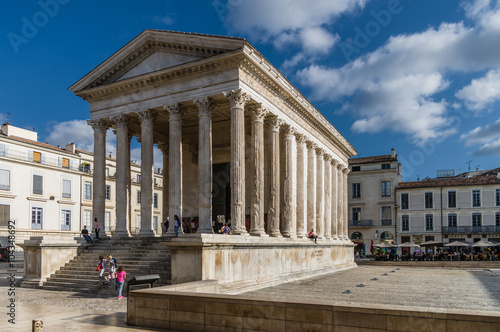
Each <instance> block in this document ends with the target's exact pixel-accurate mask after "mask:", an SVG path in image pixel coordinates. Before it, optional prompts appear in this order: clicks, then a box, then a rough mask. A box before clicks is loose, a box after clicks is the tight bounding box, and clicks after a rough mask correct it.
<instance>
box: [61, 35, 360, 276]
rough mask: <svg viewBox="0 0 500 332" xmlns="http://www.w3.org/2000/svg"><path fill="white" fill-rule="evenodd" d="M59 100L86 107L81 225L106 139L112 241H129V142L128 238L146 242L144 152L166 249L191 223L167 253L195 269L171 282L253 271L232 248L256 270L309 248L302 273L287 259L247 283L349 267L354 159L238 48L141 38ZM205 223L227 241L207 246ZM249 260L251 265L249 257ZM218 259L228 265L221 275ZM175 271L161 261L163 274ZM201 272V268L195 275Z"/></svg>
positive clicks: (190, 39)
mask: <svg viewBox="0 0 500 332" xmlns="http://www.w3.org/2000/svg"><path fill="white" fill-rule="evenodd" d="M69 89H70V90H71V91H73V92H74V93H75V94H76V95H77V96H79V97H81V98H83V99H85V100H87V101H88V102H89V103H90V114H91V120H89V124H90V125H91V126H92V127H93V129H94V137H95V140H94V163H95V164H94V188H93V190H94V192H93V209H94V210H93V213H94V216H95V217H97V218H98V219H100V220H102V219H103V216H104V192H105V190H104V183H105V166H104V160H105V141H106V132H107V129H108V128H110V127H111V128H113V129H114V133H115V134H116V145H117V146H116V151H117V152H116V158H117V170H116V206H117V216H116V217H117V224H116V232H115V236H116V237H120V236H129V234H130V232H129V230H128V229H127V225H128V222H127V216H128V209H129V207H130V199H131V198H130V197H131V195H132V194H133V193H131V192H130V169H129V166H128V165H129V164H130V163H129V161H130V141H131V139H132V137H134V136H136V137H137V139H138V140H139V141H140V143H141V161H142V163H141V174H142V177H141V198H142V199H141V211H140V213H141V225H140V230H139V232H138V236H152V235H153V230H152V202H153V200H152V195H153V180H152V176H153V145H154V144H157V145H158V147H159V148H160V149H161V151H162V152H163V166H164V184H165V185H164V186H163V188H164V189H163V195H162V200H163V211H168V215H169V217H170V229H169V230H168V232H167V234H166V235H167V237H168V238H169V239H170V237H172V236H173V222H172V221H173V220H174V215H177V216H179V217H180V218H181V219H182V218H190V219H191V220H192V219H196V218H197V219H198V222H199V228H198V230H197V233H196V234H184V235H180V237H179V238H176V239H172V240H171V241H170V240H169V242H168V246H170V249H171V250H172V252H173V254H174V253H177V254H178V257H182V255H183V254H185V255H193V251H194V252H195V253H194V255H195V257H191V258H190V259H191V261H193V259H194V261H197V260H198V259H199V260H200V262H199V265H200V266H201V267H200V268H193V271H191V272H189V271H188V272H182V273H180V272H179V274H178V279H177V280H174V281H177V282H182V281H190V280H201V279H207V278H214V279H218V280H223V279H224V277H223V278H222V279H221V278H220V275H217V273H219V272H220V271H219V272H216V271H214V270H213V266H219V267H221V266H222V268H223V269H226V270H225V272H224V271H222V272H220V273H223V274H226V273H229V272H228V271H229V270H227V269H231V268H233V267H235V265H234V257H236V256H237V257H238V259H240V260H241V262H240V263H241V264H251V263H252V262H253V261H245V262H243V260H244V259H243V258H242V257H244V256H245V255H243V254H241V253H239V254H237V255H236V256H232V255H233V254H234V252H235V250H237V249H236V248H237V247H238V246H240V247H241V248H243V247H244V248H246V249H248V250H250V249H251V250H252V252H253V253H254V254H253V255H250V256H252V257H254V256H256V257H257V256H258V257H260V258H259V259H261V261H259V262H260V263H262V262H263V261H262V260H266V259H267V258H269V257H271V255H272V253H274V254H276V253H277V251H276V250H278V249H276V247H275V246H276V245H279V246H280V248H281V249H279V250H285V251H287V250H288V249H286V248H289V249H290V250H291V251H294V250H295V249H296V248H309V249H304V250H305V251H304V252H307V251H308V250H309V251H310V253H309V254H306V255H305V256H303V258H302V261H301V260H300V259H295V261H296V262H295V263H293V264H292V265H293V266H295V265H297V267H292V268H290V267H285V266H283V269H282V270H279V269H278V270H276V271H274V272H273V273H268V272H265V271H264V272H262V273H260V272H259V273H260V274H259V273H257V274H256V277H255V278H250V279H258V278H260V277H264V276H266V275H267V276H269V275H280V274H283V273H285V272H286V273H295V272H300V271H304V270H310V269H311V268H312V269H322V268H326V267H328V266H330V267H331V266H334V265H335V264H337V263H339V262H340V263H342V264H343V266H348V265H349V266H354V263H352V243H351V242H350V241H349V238H348V234H347V220H348V212H347V207H348V205H347V173H348V158H350V157H352V156H354V155H355V154H356V150H355V149H354V148H353V147H352V146H351V145H350V144H349V142H347V140H346V139H345V138H344V137H343V136H342V135H341V134H340V133H339V132H338V131H337V130H336V129H335V128H334V127H333V126H332V124H330V123H329V122H328V121H327V120H326V119H325V117H324V116H323V115H322V114H321V113H320V112H319V111H318V110H316V109H315V108H314V107H313V106H312V105H311V104H310V103H309V102H308V101H307V100H306V99H305V98H304V96H302V94H301V93H300V92H299V91H298V90H297V89H296V88H295V87H293V86H292V85H291V84H290V82H289V81H288V80H287V79H286V78H285V77H284V76H283V75H282V74H281V73H280V72H279V71H278V70H277V69H276V68H275V67H273V66H272V65H271V64H270V63H269V61H267V60H266V59H265V58H264V57H263V56H262V55H261V54H260V53H259V52H258V51H257V50H256V49H255V48H254V47H253V46H251V45H250V44H249V43H248V42H247V41H246V40H244V39H240V38H230V37H220V36H211V35H201V34H191V33H179V32H171V31H159V30H146V31H144V32H143V33H141V34H140V35H139V36H137V37H136V38H134V39H133V40H132V41H130V42H129V43H128V44H127V45H125V46H124V47H122V48H121V49H120V50H119V51H117V52H116V53H115V54H113V55H112V56H110V57H109V58H108V59H107V60H105V61H104V62H103V63H101V64H100V65H99V66H97V67H96V68H95V69H93V70H92V71H91V72H90V73H88V74H87V75H86V76H85V77H83V78H82V79H80V80H79V81H78V82H76V83H75V84H73V85H72V86H71V87H70V88H69ZM217 215H225V216H226V220H227V219H230V220H231V229H232V235H230V236H223V235H219V234H213V228H212V221H213V220H215V218H216V216H217ZM311 229H314V230H315V232H316V233H317V235H318V239H319V240H318V244H317V247H311V243H312V242H311V241H310V240H308V239H307V238H306V233H307V232H308V231H309V230H311ZM221 243H222V244H224V243H231V244H230V245H229V246H227V247H225V246H223V245H221ZM263 244H265V245H263ZM312 245H314V243H312ZM193 247H197V248H199V249H197V250H193V249H192V248H193ZM264 247H265V248H267V249H266V250H270V251H269V252H264V251H265V250H264V249H262V248H264ZM188 248H191V249H189V250H188ZM210 248H211V250H212V251H216V252H218V254H215V253H214V255H215V256H214V257H212V258H213V260H212V261H210V260H211V259H212V258H208V256H210V255H208V254H207V252H206V250H208V249H210ZM259 248H260V249H259ZM291 248H294V249H291ZM318 248H322V249H321V250H325V251H324V252H322V254H321V257H323V256H329V257H331V259H326V258H324V259H323V260H324V262H323V263H321V264H319V265H318V266H316V265H314V264H315V263H314V262H316V261H319V259H317V258H318V257H319V256H320V255H319V253H318V252H317V250H320V249H318ZM332 248H333V249H332ZM220 250H222V251H223V254H221V251H220ZM225 250H226V251H225ZM227 250H228V251H227ZM259 250H260V251H262V255H260V254H256V253H257V252H259ZM263 250H264V251H263ZM187 252H189V254H188V253H187ZM323 254H324V255H323ZM197 255H198V256H197ZM217 255H222V256H217ZM227 255H229V256H227ZM259 255H260V256H259ZM283 255H284V256H286V254H283ZM294 255H296V253H295V254H294ZM311 255H312V256H311ZM250 256H248V257H250ZM284 256H283V257H284ZM217 257H219V258H220V259H218V258H217ZM221 257H226V258H221ZM231 257H232V258H231ZM266 257H267V258H266ZM224 259H226V260H228V261H231V259H232V263H231V264H233V265H232V266H233V267H228V265H227V264H226V263H224V262H223V261H224ZM248 259H253V258H248ZM221 260H222V261H221ZM175 261H176V258H175V257H174V256H173V260H172V268H173V269H175ZM209 261H210V262H211V263H209V265H210V267H207V266H205V265H206V264H208V263H206V262H209ZM304 261H306V262H305V263H304ZM259 262H255V263H259ZM340 263H339V264H340ZM231 264H229V265H231ZM311 264H312V265H311ZM337 265H338V264H337ZM215 270H217V268H215ZM173 274H174V279H175V274H176V273H175V271H173ZM233 275H234V273H233ZM246 279H247V278H246V277H245V276H240V277H226V279H225V281H237V280H246Z"/></svg>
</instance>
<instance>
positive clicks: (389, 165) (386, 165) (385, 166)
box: [382, 164, 391, 169]
mask: <svg viewBox="0 0 500 332" xmlns="http://www.w3.org/2000/svg"><path fill="white" fill-rule="evenodd" d="M382 169H391V164H382Z"/></svg>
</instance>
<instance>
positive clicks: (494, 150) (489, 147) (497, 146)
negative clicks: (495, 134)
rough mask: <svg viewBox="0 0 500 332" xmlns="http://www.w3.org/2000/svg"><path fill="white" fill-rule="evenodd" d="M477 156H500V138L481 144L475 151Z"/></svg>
mask: <svg viewBox="0 0 500 332" xmlns="http://www.w3.org/2000/svg"><path fill="white" fill-rule="evenodd" d="M475 154H476V155H477V156H500V138H499V139H497V140H495V141H493V142H490V143H486V144H484V145H483V146H481V147H480V148H479V149H478V150H477V151H476V153H475Z"/></svg>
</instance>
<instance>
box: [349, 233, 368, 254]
mask: <svg viewBox="0 0 500 332" xmlns="http://www.w3.org/2000/svg"><path fill="white" fill-rule="evenodd" d="M351 240H352V242H354V244H356V246H355V247H354V254H356V252H359V255H360V256H365V245H364V241H363V234H362V233H360V232H354V233H352V235H351Z"/></svg>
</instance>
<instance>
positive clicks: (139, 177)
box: [137, 174, 141, 183]
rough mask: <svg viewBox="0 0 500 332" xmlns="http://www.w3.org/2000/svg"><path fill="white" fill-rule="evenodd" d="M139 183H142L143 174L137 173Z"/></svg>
mask: <svg viewBox="0 0 500 332" xmlns="http://www.w3.org/2000/svg"><path fill="white" fill-rule="evenodd" d="M137 183H141V175H140V174H137Z"/></svg>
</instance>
